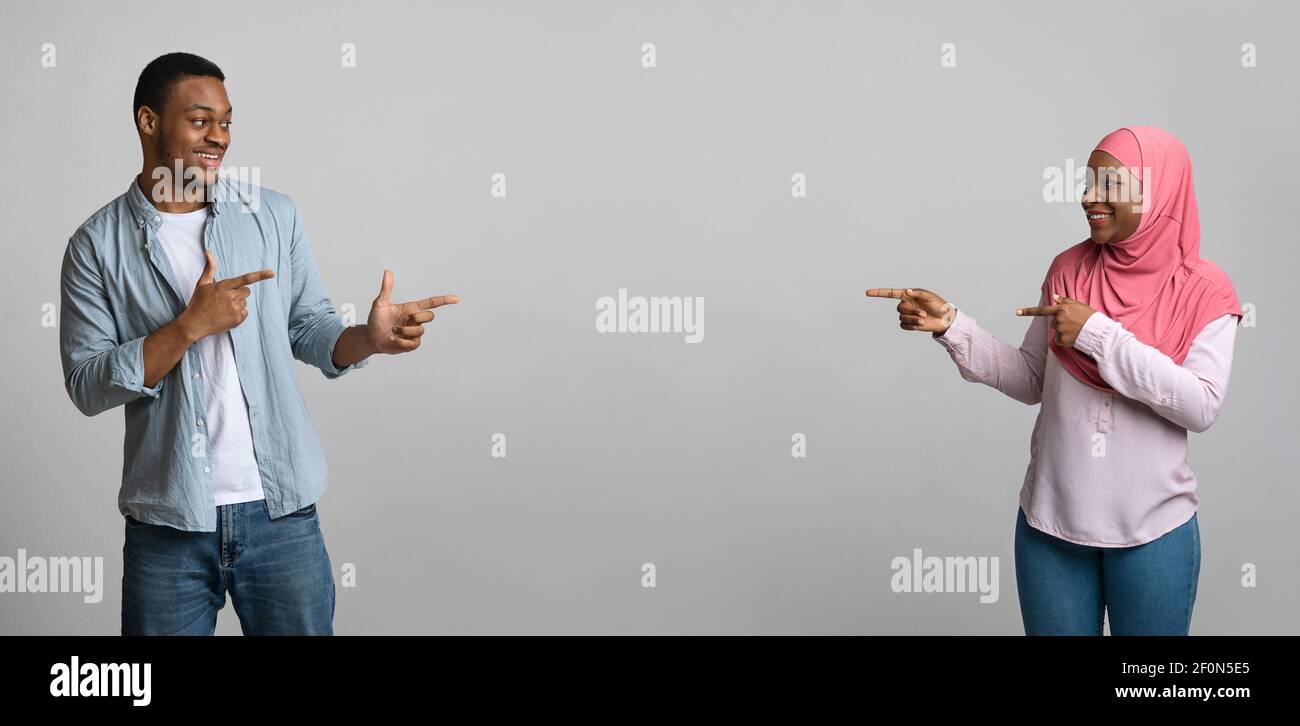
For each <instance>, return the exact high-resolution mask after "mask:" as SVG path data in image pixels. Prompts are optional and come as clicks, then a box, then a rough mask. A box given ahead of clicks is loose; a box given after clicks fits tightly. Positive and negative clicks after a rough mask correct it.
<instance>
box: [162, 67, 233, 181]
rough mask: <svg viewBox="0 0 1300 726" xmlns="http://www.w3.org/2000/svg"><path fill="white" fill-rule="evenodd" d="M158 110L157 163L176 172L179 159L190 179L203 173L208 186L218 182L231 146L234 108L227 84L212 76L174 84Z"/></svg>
mask: <svg viewBox="0 0 1300 726" xmlns="http://www.w3.org/2000/svg"><path fill="white" fill-rule="evenodd" d="M154 110H155V111H158V116H157V118H156V119H155V121H154V129H153V149H154V152H155V154H156V155H157V163H158V164H160V165H162V166H165V167H167V169H168V170H170V171H172V172H174V171H175V169H176V164H177V162H178V161H179V162H180V165H181V167H182V168H183V169H184V170H185V172H184V173H185V175H186V177H187V179H186V181H187V180H188V179H189V178H195V177H196V176H197V175H202V178H203V180H204V184H205V185H211V184H213V183H215V182H216V180H217V170H218V169H219V168H220V167H221V160H222V159H223V158H224V157H225V153H226V149H228V148H230V121H231V110H232V109H231V106H230V99H229V98H227V97H226V84H224V83H222V82H221V81H220V80H218V79H216V78H212V77H209V76H203V77H190V78H185V79H183V80H181V81H179V82H177V83H175V84H173V85H172V87H171V92H170V93H169V94H168V95H167V97H166V99H165V100H164V102H163V108H162V109H161V110H158V109H154ZM191 175H194V176H191Z"/></svg>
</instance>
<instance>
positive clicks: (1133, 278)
mask: <svg viewBox="0 0 1300 726" xmlns="http://www.w3.org/2000/svg"><path fill="white" fill-rule="evenodd" d="M1097 148H1098V149H1100V150H1101V151H1105V152H1107V153H1109V154H1110V155H1111V156H1114V157H1115V158H1116V159H1119V161H1120V163H1121V164H1123V165H1124V166H1126V167H1128V168H1129V170H1130V171H1131V172H1132V173H1134V174H1135V175H1136V176H1137V177H1138V178H1139V179H1140V180H1141V181H1142V200H1143V213H1142V220H1141V222H1139V223H1138V228H1137V230H1136V231H1135V232H1133V234H1132V235H1130V236H1129V237H1128V239H1125V240H1121V241H1119V242H1115V243H1112V244H1104V245H1099V244H1097V243H1095V242H1093V241H1092V239H1091V238H1089V239H1086V240H1084V241H1083V242H1080V243H1079V244H1077V245H1075V246H1073V247H1071V248H1070V249H1068V250H1066V251H1064V252H1062V253H1061V254H1060V255H1058V256H1057V257H1056V259H1055V260H1053V261H1052V265H1051V267H1050V268H1049V269H1048V271H1047V279H1046V280H1044V282H1043V293H1044V294H1045V295H1046V296H1047V301H1048V304H1049V305H1050V304H1051V295H1052V294H1053V293H1056V294H1060V295H1064V296H1066V297H1068V298H1071V299H1074V300H1078V301H1079V302H1084V303H1087V304H1088V305H1090V306H1092V308H1093V309H1095V310H1099V311H1101V312H1102V313H1104V314H1105V315H1106V316H1107V317H1109V318H1111V319H1113V320H1116V321H1118V322H1119V323H1120V325H1122V326H1124V328H1125V329H1126V330H1128V331H1129V332H1131V333H1133V335H1134V336H1136V337H1137V339H1138V340H1140V341H1142V342H1143V343H1146V344H1147V345H1150V346H1152V347H1155V348H1158V349H1159V350H1160V351H1161V352H1163V353H1164V354H1165V355H1167V356H1169V357H1170V358H1172V359H1173V361H1174V362H1175V363H1177V364H1179V365H1182V363H1183V360H1184V359H1185V358H1186V357H1187V351H1188V349H1189V348H1191V345H1192V340H1193V339H1194V338H1195V337H1196V335H1197V333H1199V332H1200V331H1201V329H1202V328H1204V327H1205V326H1206V324H1207V323H1209V322H1210V321H1212V320H1216V319H1218V318H1219V317H1222V316H1223V315H1225V314H1228V313H1231V314H1233V315H1236V316H1238V318H1240V317H1241V314H1242V313H1241V303H1240V302H1238V300H1237V292H1236V290H1235V289H1233V286H1232V281H1231V280H1229V279H1228V275H1227V274H1226V273H1225V272H1224V271H1223V270H1221V269H1219V267H1218V266H1217V265H1215V264H1214V263H1213V262H1210V261H1209V260H1204V259H1201V254H1200V253H1201V222H1200V217H1199V216H1198V215H1197V213H1196V192H1195V190H1193V188H1192V161H1191V158H1190V157H1189V156H1188V155H1187V149H1186V148H1185V147H1184V146H1183V145H1182V143H1181V142H1179V141H1178V139H1176V138H1174V136H1173V135H1172V134H1170V133H1169V132H1168V131H1165V130H1164V129H1160V128H1156V127H1154V126H1129V127H1125V128H1121V129H1119V130H1117V131H1113V132H1111V133H1110V134H1109V135H1107V136H1106V138H1104V139H1102V140H1101V142H1100V143H1099V144H1097ZM1145 167H1149V172H1148V171H1145V170H1144V168H1145ZM1144 173H1148V175H1149V176H1150V178H1142V175H1143V174H1144ZM1054 332H1055V331H1053V330H1051V329H1050V328H1049V329H1048V345H1049V347H1050V348H1051V350H1052V352H1054V353H1055V354H1056V357H1057V358H1058V359H1059V360H1060V362H1061V365H1063V366H1064V367H1065V368H1066V370H1068V371H1069V372H1070V373H1072V374H1073V375H1074V377H1075V378H1078V379H1079V380H1081V381H1083V382H1084V383H1087V384H1088V385H1090V386H1092V387H1093V388H1097V389H1100V390H1103V391H1113V390H1114V389H1113V388H1111V387H1110V386H1109V385H1107V383H1106V382H1105V381H1104V380H1102V377H1101V375H1099V374H1098V372H1097V363H1096V361H1094V360H1093V359H1092V357H1091V356H1089V355H1087V354H1086V353H1083V352H1082V351H1079V350H1075V349H1074V348H1066V347H1063V346H1060V345H1057V343H1056V341H1055V340H1053V337H1054V336H1053V333H1054Z"/></svg>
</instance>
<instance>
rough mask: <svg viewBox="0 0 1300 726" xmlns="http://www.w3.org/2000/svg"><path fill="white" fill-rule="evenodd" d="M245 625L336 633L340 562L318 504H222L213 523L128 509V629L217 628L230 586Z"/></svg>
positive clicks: (259, 631)
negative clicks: (174, 520)
mask: <svg viewBox="0 0 1300 726" xmlns="http://www.w3.org/2000/svg"><path fill="white" fill-rule="evenodd" d="M227 592H229V593H230V599H231V601H232V602H234V604H235V613H236V614H237V615H238V616H239V624H240V626H241V627H242V628H243V631H244V635H333V633H334V572H333V567H332V566H331V564H330V559H329V554H328V553H327V552H326V551H325V540H324V538H323V537H322V536H321V531H320V518H319V517H318V516H317V514H316V505H314V504H313V505H311V506H308V507H305V508H303V509H300V510H298V511H296V512H294V513H292V514H287V515H285V516H283V517H281V518H279V519H276V520H272V519H271V517H270V514H269V513H268V512H267V508H266V502H265V501H264V500H258V501H255V502H244V503H241V504H226V505H223V506H219V507H217V531H215V532H185V531H182V530H179V529H174V528H172V527H165V526H162V525H157V524H146V523H143V522H140V521H138V520H136V519H134V518H133V517H130V516H128V517H127V518H126V543H125V544H124V545H123V546H122V635H212V634H213V632H214V631H215V630H216V627H217V611H218V610H220V609H221V608H222V607H223V606H224V605H225V604H226V593H227Z"/></svg>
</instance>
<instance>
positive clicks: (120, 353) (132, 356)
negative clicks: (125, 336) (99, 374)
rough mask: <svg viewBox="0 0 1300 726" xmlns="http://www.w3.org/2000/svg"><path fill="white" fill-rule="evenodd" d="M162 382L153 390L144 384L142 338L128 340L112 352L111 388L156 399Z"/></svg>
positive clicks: (164, 378) (163, 379) (164, 377)
mask: <svg viewBox="0 0 1300 726" xmlns="http://www.w3.org/2000/svg"><path fill="white" fill-rule="evenodd" d="M165 380H167V377H166V376H163V378H162V380H160V381H158V384H157V385H155V386H154V387H153V388H150V387H148V386H146V385H145V384H144V337H143V336H142V337H139V338H136V339H135V340H128V341H127V342H125V343H123V344H122V345H120V346H118V348H117V350H115V351H113V359H112V366H111V368H110V373H109V383H110V384H111V385H113V386H116V387H118V388H121V389H123V390H126V391H132V392H134V393H141V394H144V395H146V396H149V397H150V398H157V397H158V394H159V393H160V392H161V391H162V387H163V381H165Z"/></svg>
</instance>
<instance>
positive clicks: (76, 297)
mask: <svg viewBox="0 0 1300 726" xmlns="http://www.w3.org/2000/svg"><path fill="white" fill-rule="evenodd" d="M60 300H61V304H60V311H61V314H60V321H59V353H60V356H61V358H62V361H63V380H64V386H65V387H66V388H67V390H68V397H69V398H71V399H72V402H73V404H75V405H76V406H77V409H78V410H80V411H81V412H82V413H83V414H85V415H87V416H94V415H95V414H98V413H101V412H103V411H107V410H108V409H110V408H114V407H116V406H120V405H122V404H124V403H127V402H129V401H133V400H135V399H137V398H141V397H144V396H149V397H151V398H157V397H158V394H159V393H160V392H161V391H162V387H163V381H159V382H158V384H157V385H155V386H153V387H152V388H150V387H148V386H146V385H144V337H143V336H141V337H139V338H135V339H133V340H128V341H126V342H124V343H123V342H119V341H118V335H117V325H116V323H115V321H114V319H113V313H112V309H111V308H110V307H109V304H108V295H107V293H106V291H105V289H104V281H103V277H102V275H101V274H100V272H99V263H98V261H97V259H96V257H95V253H94V247H93V245H92V244H91V242H90V239H89V237H87V236H85V235H83V234H81V233H78V234H77V235H74V236H73V237H72V239H70V240H69V241H68V249H67V252H65V253H64V256H63V269H62V273H61V275H60ZM164 380H165V379H164Z"/></svg>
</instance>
